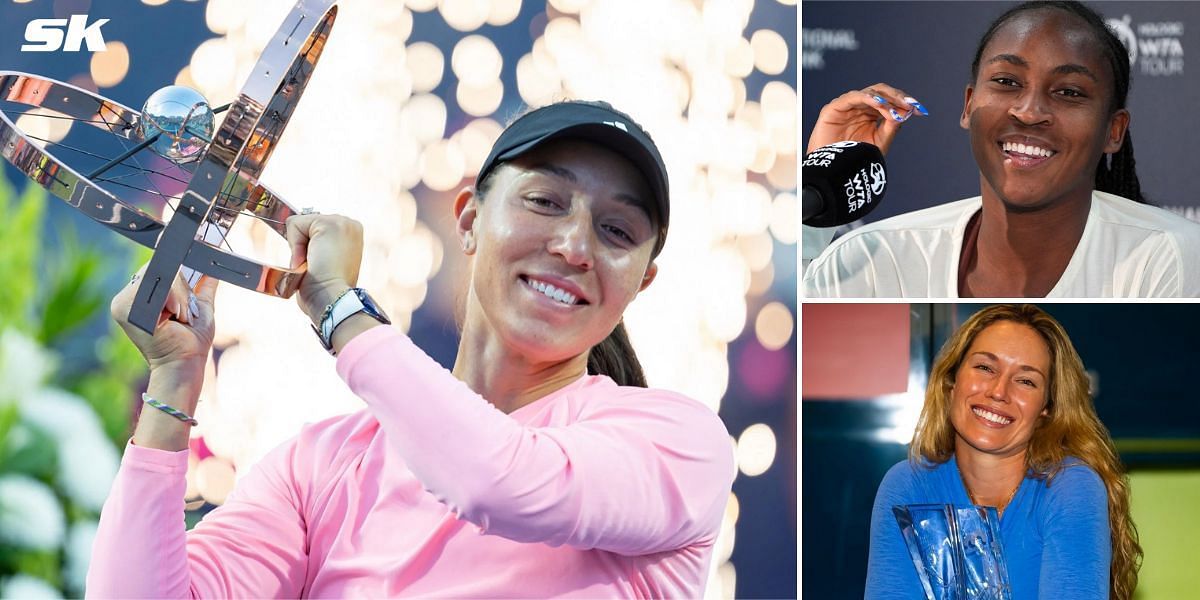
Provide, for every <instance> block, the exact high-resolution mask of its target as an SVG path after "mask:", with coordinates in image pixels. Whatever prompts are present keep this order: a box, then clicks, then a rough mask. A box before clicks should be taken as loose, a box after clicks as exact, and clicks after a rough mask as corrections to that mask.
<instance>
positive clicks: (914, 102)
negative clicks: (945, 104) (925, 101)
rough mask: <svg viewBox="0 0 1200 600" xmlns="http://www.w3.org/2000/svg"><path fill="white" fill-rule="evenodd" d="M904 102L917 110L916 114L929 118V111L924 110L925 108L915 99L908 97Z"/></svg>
mask: <svg viewBox="0 0 1200 600" xmlns="http://www.w3.org/2000/svg"><path fill="white" fill-rule="evenodd" d="M904 101H905V102H907V103H909V104H911V105H912V107H913V108H915V109H917V112H919V113H921V114H923V115H925V116H927V117H928V116H929V111H927V110H925V107H924V106H921V103H920V102H917V99H916V98H913V97H912V96H908V97H906V98H905V99H904Z"/></svg>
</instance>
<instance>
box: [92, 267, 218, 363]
mask: <svg viewBox="0 0 1200 600" xmlns="http://www.w3.org/2000/svg"><path fill="white" fill-rule="evenodd" d="M145 272H146V265H143V266H142V268H141V269H140V270H138V272H137V274H135V275H134V276H133V279H132V280H130V282H129V284H128V285H126V286H125V287H123V288H121V291H120V292H118V293H117V295H116V296H114V297H113V299H112V303H111V304H110V305H109V310H110V311H111V313H112V318H113V320H114V321H116V322H117V324H118V325H120V326H121V329H123V330H124V331H125V335H126V336H128V337H129V339H130V340H131V341H133V344H134V345H135V346H137V349H138V350H139V351H140V352H141V353H142V356H143V357H144V358H145V359H146V363H147V364H149V365H150V371H151V372H152V373H153V372H155V371H172V372H176V373H186V374H189V375H191V374H199V375H200V376H203V373H204V363H205V362H206V361H207V360H208V353H209V349H210V348H211V347H212V342H213V331H214V329H215V327H214V319H213V310H214V305H213V300H214V298H215V296H216V293H217V280H216V279H214V278H212V277H208V276H205V277H203V278H201V279H200V281H199V283H197V284H196V289H195V291H194V294H193V291H192V290H190V289H188V286H187V283H186V282H185V281H184V280H183V276H182V275H181V276H178V277H176V278H175V283H174V284H173V285H172V286H171V292H170V294H168V295H167V302H166V304H165V305H164V306H163V310H162V314H160V315H159V319H158V327H157V328H156V329H155V330H154V335H152V336H151V335H147V334H146V332H144V331H142V330H141V329H139V328H138V327H137V326H135V325H133V324H131V323H130V322H129V308H130V307H131V306H132V305H133V298H134V296H135V295H136V293H137V287H138V284H139V283H140V282H141V279H142V274H143V273H145ZM193 295H194V297H195V299H194V300H192V299H191V298H192V296H193ZM193 311H195V312H193Z"/></svg>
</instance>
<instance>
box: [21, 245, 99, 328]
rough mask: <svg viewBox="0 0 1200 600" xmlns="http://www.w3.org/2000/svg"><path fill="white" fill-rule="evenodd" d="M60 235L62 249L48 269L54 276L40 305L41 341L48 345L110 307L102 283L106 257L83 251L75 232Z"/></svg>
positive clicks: (50, 278) (51, 275)
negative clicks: (106, 305)
mask: <svg viewBox="0 0 1200 600" xmlns="http://www.w3.org/2000/svg"><path fill="white" fill-rule="evenodd" d="M60 236H61V238H62V246H61V249H60V251H59V252H58V253H57V255H56V257H55V260H54V261H53V264H52V265H51V267H50V268H48V269H47V270H48V271H49V273H50V277H49V278H48V282H47V286H46V293H45V295H44V296H43V297H42V300H41V302H40V305H41V320H40V321H41V328H40V331H39V332H38V339H39V340H40V341H41V342H42V343H43V344H45V345H47V346H52V345H55V344H56V343H58V341H59V340H60V339H61V338H62V336H63V335H65V334H66V333H68V332H70V331H71V330H73V329H75V328H76V327H78V326H80V325H82V324H84V323H86V322H88V321H89V320H91V319H92V318H93V317H95V316H96V314H97V313H98V312H99V310H100V308H101V307H103V306H104V305H105V304H106V302H105V297H104V294H103V293H102V292H101V291H100V289H99V283H98V282H99V280H100V279H101V277H102V276H103V274H104V270H105V269H104V268H103V267H104V257H103V256H102V255H101V254H100V253H99V252H97V251H95V250H91V249H85V248H82V247H81V246H80V244H79V242H78V240H77V239H76V236H75V233H74V231H73V230H66V231H63V232H61V233H60Z"/></svg>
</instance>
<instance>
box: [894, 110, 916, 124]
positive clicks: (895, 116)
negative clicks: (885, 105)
mask: <svg viewBox="0 0 1200 600" xmlns="http://www.w3.org/2000/svg"><path fill="white" fill-rule="evenodd" d="M888 110H890V111H892V118H894V119H896V120H897V121H899V122H901V123H903V122H904V120H905V119H907V118H908V115H901V114H900V113H898V112H896V109H894V108H889V109H888ZM908 114H909V115H911V114H912V113H908Z"/></svg>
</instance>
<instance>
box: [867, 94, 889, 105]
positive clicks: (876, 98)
mask: <svg viewBox="0 0 1200 600" xmlns="http://www.w3.org/2000/svg"><path fill="white" fill-rule="evenodd" d="M871 97H872V98H874V99H875V101H876V102H878V103H880V104H887V100H884V99H883V96H871Z"/></svg>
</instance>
